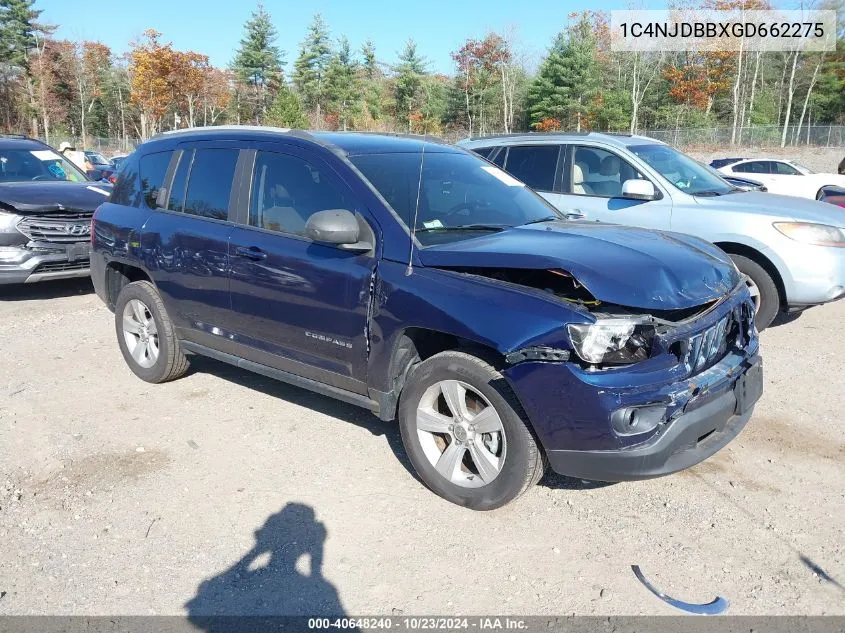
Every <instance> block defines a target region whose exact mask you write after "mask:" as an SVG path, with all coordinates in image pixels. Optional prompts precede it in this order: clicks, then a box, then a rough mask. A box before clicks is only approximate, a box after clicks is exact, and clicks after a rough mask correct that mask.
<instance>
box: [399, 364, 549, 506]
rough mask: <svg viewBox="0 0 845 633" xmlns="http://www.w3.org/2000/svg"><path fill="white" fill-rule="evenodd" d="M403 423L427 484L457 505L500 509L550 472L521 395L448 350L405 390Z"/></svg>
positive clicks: (420, 370)
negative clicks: (547, 470) (546, 468)
mask: <svg viewBox="0 0 845 633" xmlns="http://www.w3.org/2000/svg"><path fill="white" fill-rule="evenodd" d="M399 424H400V429H401V432H402V442H403V444H404V445H405V450H406V451H407V453H408V457H409V458H410V460H411V463H412V464H413V465H414V468H415V469H416V471H417V473H418V474H419V476H420V478H421V479H422V480H423V482H424V483H425V484H426V485H427V486H428V487H429V488H430V489H431V490H432V491H434V492H436V493H437V494H439V495H440V496H441V497H443V498H445V499H447V500H449V501H451V502H453V503H457V504H458V505H462V506H466V507H468V508H472V509H474V510H493V509H495V508H498V507H501V506H503V505H505V504H506V503H508V502H510V501H512V500H514V499H515V498H517V497H518V496H519V495H521V494H522V493H523V492H525V490H527V489H528V488H529V487H530V486H532V485H534V484H535V483H537V481H539V480H540V477H542V475H543V473H544V472H545V462H544V458H543V454H542V451H541V449H540V447H539V446H538V445H537V441H536V440H535V438H534V436H533V435H532V433H531V431H530V429H529V427H528V423H527V421H526V419H525V414H524V413H523V412H522V408H521V407H520V405H519V402H518V401H517V399H516V396H515V395H514V394H513V392H512V391H511V389H510V387H509V385H508V384H507V382H506V381H505V379H504V378H503V377H502V375H501V374H500V373H499V372H498V371H496V369H494V368H493V367H492V366H491V365H489V364H488V363H486V362H485V361H483V360H481V359H480V358H477V357H475V356H472V355H470V354H465V353H463V352H451V351H450V352H443V353H440V354H437V355H435V356H432V357H431V358H429V359H428V360H426V361H424V362H422V363H420V364H419V365H418V366H417V367H416V368H415V369H414V370H413V371H412V373H411V375H410V376H409V377H408V380H407V382H406V384H405V388H404V389H403V390H402V399H401V402H400V407H399Z"/></svg>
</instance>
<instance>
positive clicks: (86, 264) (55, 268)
mask: <svg viewBox="0 0 845 633" xmlns="http://www.w3.org/2000/svg"><path fill="white" fill-rule="evenodd" d="M90 266H91V262H90V261H89V260H87V259H80V260H78V261H75V262H44V263H43V264H39V265H38V266H37V267H36V268H35V271H34V272H36V273H52V272H63V271H67V270H87V269H88V268H90Z"/></svg>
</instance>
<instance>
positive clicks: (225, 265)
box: [141, 141, 239, 351]
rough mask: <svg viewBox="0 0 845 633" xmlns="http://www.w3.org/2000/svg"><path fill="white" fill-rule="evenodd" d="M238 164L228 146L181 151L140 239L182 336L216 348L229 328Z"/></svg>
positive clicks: (206, 145) (197, 145)
mask: <svg viewBox="0 0 845 633" xmlns="http://www.w3.org/2000/svg"><path fill="white" fill-rule="evenodd" d="M141 160H142V163H143V160H144V159H143V158H142V159H141ZM238 160H239V151H238V148H237V147H235V146H233V145H232V144H231V143H225V142H219V143H210V142H205V143H204V142H201V141H199V142H195V143H185V144H181V145H180V146H179V147H178V149H177V151H176V152H175V153H174V157H173V160H172V161H171V164H170V169H169V171H168V178H167V183H168V186H167V187H165V188H163V189H162V190H160V191H159V192H158V193H157V196H156V200H155V201H153V204H155V205H156V207H157V209H156V212H155V213H153V214H152V215H151V216H150V218H149V219H148V221H147V222H146V224H145V225H144V230H143V233H142V239H141V242H142V253H143V258H144V260H145V263H146V265H147V268H148V269H149V270H150V274H151V276H152V279H153V281H154V282H155V284H156V287H157V288H158V290H159V292H160V293H161V296H162V299H163V301H164V304H165V307H166V309H167V312H168V314H169V315H170V318H171V319H172V320H173V323H174V325H175V326H176V328H177V329H178V330H179V336H180V337H182V338H185V339H187V340H191V341H194V342H197V343H200V344H203V345H210V346H211V347H218V348H221V346H220V345H218V343H219V342H221V341H225V340H226V339H227V334H228V333H229V332H230V329H231V326H232V313H231V306H230V299H229V236H230V234H231V232H232V228H233V225H232V223H231V222H230V221H229V218H230V217H231V215H232V214H234V211H235V203H236V199H237V198H236V197H233V193H234V188H233V181H234V175H235V169H236V165H237V163H238ZM223 348H225V345H224V346H223ZM224 351H228V350H225V349H224Z"/></svg>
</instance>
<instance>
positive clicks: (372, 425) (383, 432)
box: [189, 356, 419, 480]
mask: <svg viewBox="0 0 845 633" xmlns="http://www.w3.org/2000/svg"><path fill="white" fill-rule="evenodd" d="M189 372H190V373H195V372H202V373H209V374H213V375H215V376H218V377H220V378H223V379H224V380H228V381H229V382H232V383H235V384H236V385H240V386H242V387H246V388H248V389H254V390H256V391H260V392H261V393H265V394H267V395H268V396H272V397H274V398H280V399H282V400H285V401H286V402H290V403H292V404H295V405H298V406H300V407H305V408H307V409H312V410H314V411H317V412H318V413H322V414H323V415H328V416H330V417H333V418H336V419H338V420H340V421H341V422H348V423H350V424H355V425H357V426H360V427H361V428H363V429H366V430H367V431H369V432H370V433H372V434H373V435H375V436H379V437H382V436H383V437H384V438H385V440H387V444H388V446H390V450H392V451H393V454H394V455H396V459H398V460H399V462H400V463H401V464H402V465H403V466H404V467H405V469H406V470H407V471H408V472H409V473H410V474H411V475H413V476H414V478H415V479H417V480H419V478H418V477H417V475H416V472H414V469H413V467H412V466H411V462H410V461H409V460H408V456H407V454H406V453H405V447H404V446H402V438H401V436H400V434H399V425H398V424H397V423H396V422H384V421H382V420H379V419H378V418H377V417H376V416H374V415H373V414H372V413H370V412H369V411H367V410H366V409H362V408H361V407H356V406H354V405H351V404H347V403H345V402H341V401H340V400H335V399H334V398H330V397H328V396H323V395H321V394H319V393H314V392H312V391H308V390H307V389H302V388H300V387H294V386H293V385H289V384H287V383H284V382H281V381H278V380H274V379H272V378H267V377H266V376H262V375H261V374H256V373H254V372H251V371H247V370H246V369H240V368H238V367H235V366H233V365H229V364H228V363H224V362H221V361H217V360H214V359H212V358H207V357H205V356H194V357H192V358H191V369H190V370H189Z"/></svg>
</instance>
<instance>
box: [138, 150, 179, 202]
mask: <svg viewBox="0 0 845 633" xmlns="http://www.w3.org/2000/svg"><path fill="white" fill-rule="evenodd" d="M172 156H173V152H172V151H167V152H155V153H153V154H145V155H144V156H142V157H141V168H140V175H141V197H142V199H143V201H144V204H146V206H147V207H148V208H150V209H155V208H156V197H157V196H158V191H159V189H161V186H162V185H163V184H164V177H165V176H166V175H167V167H168V165H170V158H171V157H172Z"/></svg>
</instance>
